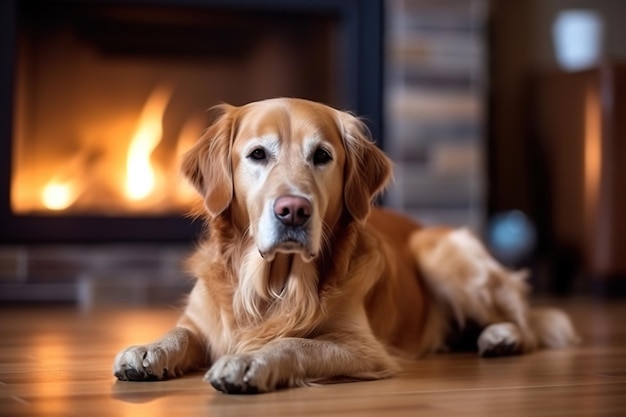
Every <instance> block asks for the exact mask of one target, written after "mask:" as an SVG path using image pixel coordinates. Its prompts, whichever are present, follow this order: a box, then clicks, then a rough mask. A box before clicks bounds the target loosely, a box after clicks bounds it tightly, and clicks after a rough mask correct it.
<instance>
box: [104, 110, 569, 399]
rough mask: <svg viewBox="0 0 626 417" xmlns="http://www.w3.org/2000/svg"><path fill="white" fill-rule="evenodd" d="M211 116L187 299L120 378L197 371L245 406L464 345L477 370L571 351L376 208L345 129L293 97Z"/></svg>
mask: <svg viewBox="0 0 626 417" xmlns="http://www.w3.org/2000/svg"><path fill="white" fill-rule="evenodd" d="M216 112H217V117H216V120H215V121H214V122H213V123H212V124H211V126H210V127H209V128H208V130H207V131H206V132H205V134H204V135H203V136H202V138H200V140H199V141H198V142H197V143H196V144H195V146H194V147H193V148H192V149H191V150H190V151H189V152H188V153H187V154H186V155H185V157H184V159H183V161H182V172H183V174H184V175H185V177H186V178H187V179H188V180H189V181H190V182H191V183H192V184H193V186H194V187H195V188H196V189H197V191H198V193H199V194H200V196H201V197H202V199H203V202H204V206H203V212H204V217H205V218H206V222H207V226H208V227H207V230H208V236H207V238H206V240H205V241H204V242H203V243H202V244H201V245H200V246H199V248H198V249H197V251H196V252H195V254H194V255H193V257H192V258H191V259H190V261H189V266H190V269H191V271H192V273H193V275H194V276H195V277H196V278H197V281H196V283H195V287H194V288H193V290H192V291H191V294H190V295H189V298H188V301H187V304H186V308H185V310H184V312H183V313H182V316H181V317H180V319H179V321H178V323H177V325H176V326H175V327H174V328H173V329H171V330H170V331H169V332H168V333H167V334H165V335H164V336H163V337H162V338H160V339H159V340H157V341H155V342H153V343H150V344H147V345H144V346H132V347H129V348H127V349H125V350H123V351H121V352H120V353H119V354H118V355H117V357H116V359H115V365H114V374H115V376H116V377H117V378H118V379H120V380H131V381H141V380H161V379H166V378H173V377H177V376H180V375H183V374H184V373H186V372H188V371H192V370H198V369H202V368H208V372H207V373H206V375H205V379H206V380H208V381H209V382H210V383H211V385H213V387H215V388H216V389H217V390H219V391H222V392H225V393H233V394H240V393H242V394H248V393H260V392H268V391H272V390H276V389H278V388H286V387H296V386H303V385H307V384H312V383H323V382H332V381H339V380H341V381H346V380H371V379H378V378H386V377H389V376H392V375H393V374H394V373H395V372H397V371H398V370H399V363H403V361H402V360H401V359H402V358H409V359H411V358H418V357H420V356H423V355H426V354H428V353H431V352H438V351H449V350H454V349H455V348H456V347H457V346H456V345H457V343H456V342H457V341H459V340H461V339H467V337H465V338H463V337H461V338H460V337H459V336H460V335H461V336H462V335H463V334H465V335H466V336H467V334H470V335H471V334H473V335H474V337H473V340H472V344H473V346H474V348H475V350H477V351H478V353H479V354H480V355H482V356H501V355H511V354H519V353H526V352H530V351H532V350H535V349H538V348H542V347H550V348H552V347H563V346H568V345H571V344H574V343H576V342H577V340H578V337H577V335H576V333H575V331H574V329H573V326H572V324H571V323H570V320H569V318H568V317H567V316H566V315H565V314H564V313H563V312H561V311H559V310H555V309H533V308H530V307H529V304H528V302H527V299H526V296H527V284H526V282H525V278H526V277H525V275H526V274H525V273H524V272H514V271H511V270H508V269H506V268H504V267H503V266H502V265H500V264H498V262H496V261H495V260H494V259H493V258H492V257H491V256H490V255H489V253H488V252H487V250H486V249H485V248H484V246H483V245H482V244H481V243H480V242H479V240H478V239H477V238H476V237H474V236H473V235H472V233H470V232H469V231H468V230H466V229H451V228H426V227H421V226H420V225H419V224H417V223H415V222H413V221H412V220H410V219H408V218H406V217H403V216H402V215H400V214H395V213H393V212H391V211H388V210H383V209H380V208H375V207H373V201H374V200H375V198H376V196H377V194H378V193H379V192H380V191H381V190H383V188H384V187H385V186H386V185H387V183H388V181H389V180H390V177H391V162H390V160H389V159H388V158H387V157H386V156H385V154H384V153H383V152H382V151H381V150H379V148H377V147H376V146H375V145H374V143H373V142H372V141H371V139H370V137H369V134H368V130H367V129H366V127H365V125H364V124H363V123H362V122H361V121H360V120H359V119H358V118H356V117H355V116H353V115H351V114H349V113H346V112H343V111H339V110H335V109H333V108H330V107H328V106H325V105H323V104H319V103H315V102H311V101H306V100H301V99H288V98H279V99H271V100H265V101H259V102H254V103H251V104H248V105H245V106H242V107H233V106H229V105H220V106H218V107H217V108H216Z"/></svg>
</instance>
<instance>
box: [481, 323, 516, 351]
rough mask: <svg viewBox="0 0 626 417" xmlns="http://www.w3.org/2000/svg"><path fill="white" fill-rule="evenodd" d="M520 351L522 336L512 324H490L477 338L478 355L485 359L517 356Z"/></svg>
mask: <svg viewBox="0 0 626 417" xmlns="http://www.w3.org/2000/svg"><path fill="white" fill-rule="evenodd" d="M522 350H523V349H522V335H521V334H520V330H519V329H518V327H517V326H516V325H515V324H513V323H496V324H490V325H489V326H487V327H485V329H484V330H483V331H482V333H481V334H480V336H479V337H478V353H479V354H480V356H483V357H486V358H493V357H498V356H509V355H517V354H520V353H522Z"/></svg>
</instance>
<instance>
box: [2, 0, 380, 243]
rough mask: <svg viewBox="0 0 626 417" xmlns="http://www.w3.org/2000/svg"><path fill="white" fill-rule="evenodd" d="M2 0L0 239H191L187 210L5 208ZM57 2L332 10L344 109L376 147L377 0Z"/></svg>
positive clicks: (8, 40) (8, 32)
mask: <svg viewBox="0 0 626 417" xmlns="http://www.w3.org/2000/svg"><path fill="white" fill-rule="evenodd" d="M20 1H29V2H31V3H35V4H36V3H37V2H45V0H5V1H2V2H0V243H11V244H20V243H37V244H39V243H41V244H45V243H99V242H100V243H102V242H176V241H180V242H183V241H189V240H191V239H193V238H194V237H195V236H196V235H197V234H198V232H199V230H200V229H201V227H202V226H201V222H200V221H195V222H194V221H192V220H191V219H189V218H185V216H182V215H181V216H165V217H104V216H65V215H63V216H59V215H54V214H51V215H49V216H43V215H16V214H14V213H13V212H12V211H11V204H10V198H11V181H10V179H11V172H12V165H11V164H12V160H11V155H12V142H13V100H14V98H13V95H14V80H15V76H16V74H15V56H16V52H17V51H16V42H17V30H18V27H17V25H18V15H17V13H18V4H17V3H18V2H20ZM55 1H56V2H57V3H59V4H68V5H71V4H79V3H82V4H87V3H88V2H91V3H105V4H116V5H136V6H153V5H154V6H167V5H172V4H175V5H176V6H177V7H198V8H214V9H217V10H222V11H224V10H226V11H239V10H242V11H246V12H250V11H255V10H259V9H261V8H262V10H263V11H264V12H268V11H273V10H276V11H279V12H292V13H316V14H332V15H333V16H337V17H338V18H339V19H340V22H341V48H340V50H341V51H342V61H343V64H342V71H341V77H342V80H343V82H342V84H343V85H344V87H345V89H346V90H345V92H344V93H343V94H342V95H343V96H344V97H345V103H343V106H344V108H346V109H350V110H352V111H354V112H355V113H357V114H359V115H360V116H363V117H364V118H365V120H366V122H367V123H368V125H369V128H370V130H371V132H372V135H373V136H374V138H376V140H377V142H378V143H379V145H381V144H382V140H383V136H382V133H383V126H382V121H383V111H382V106H383V103H382V83H383V22H384V18H383V4H382V0H297V1H294V0H55Z"/></svg>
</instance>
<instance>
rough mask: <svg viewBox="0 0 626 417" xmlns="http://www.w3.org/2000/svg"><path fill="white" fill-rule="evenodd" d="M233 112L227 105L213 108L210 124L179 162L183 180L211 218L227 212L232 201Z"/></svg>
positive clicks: (233, 108)
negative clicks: (199, 198)
mask: <svg viewBox="0 0 626 417" xmlns="http://www.w3.org/2000/svg"><path fill="white" fill-rule="evenodd" d="M235 109H236V107H233V106H230V105H227V104H221V105H218V106H215V107H212V108H211V110H210V113H211V115H212V116H213V121H212V122H211V124H210V126H209V127H208V129H207V130H206V131H205V132H204V134H203V135H202V136H201V137H200V139H198V141H197V142H196V144H195V145H194V146H193V147H192V148H191V149H190V150H189V151H187V153H185V155H184V156H183V159H182V162H181V171H182V174H183V176H184V177H185V178H187V180H189V182H190V183H191V184H192V185H193V186H194V187H195V189H196V190H197V191H198V193H200V195H201V196H202V197H203V198H204V206H205V208H206V210H207V212H208V213H209V215H210V216H211V217H215V216H217V215H219V214H220V213H222V212H223V211H224V210H226V209H227V208H228V206H229V205H230V203H231V201H232V199H233V178H232V168H231V156H230V154H231V145H232V139H233V134H234V132H233V129H234V124H235V120H234V113H235V112H234V110H235Z"/></svg>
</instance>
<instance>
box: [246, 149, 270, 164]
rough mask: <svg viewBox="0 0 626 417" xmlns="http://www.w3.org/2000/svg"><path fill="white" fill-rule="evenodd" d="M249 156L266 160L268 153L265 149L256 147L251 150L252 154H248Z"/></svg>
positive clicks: (256, 159) (258, 159) (257, 159)
mask: <svg viewBox="0 0 626 417" xmlns="http://www.w3.org/2000/svg"><path fill="white" fill-rule="evenodd" d="M248 158H250V159H253V160H255V161H265V160H266V159H267V154H266V153H265V149H262V148H256V149H255V150H253V151H252V152H250V155H248Z"/></svg>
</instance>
